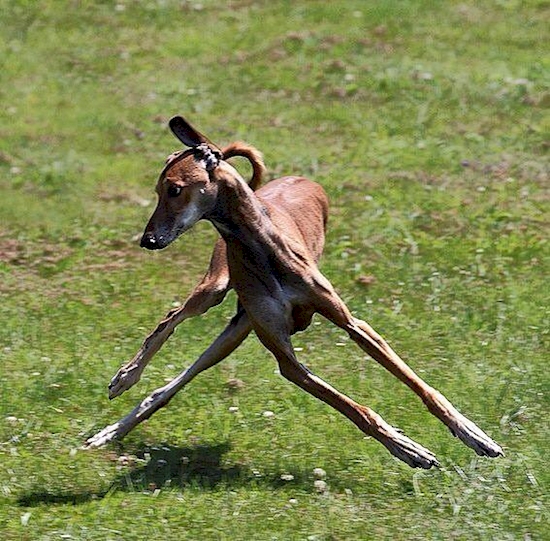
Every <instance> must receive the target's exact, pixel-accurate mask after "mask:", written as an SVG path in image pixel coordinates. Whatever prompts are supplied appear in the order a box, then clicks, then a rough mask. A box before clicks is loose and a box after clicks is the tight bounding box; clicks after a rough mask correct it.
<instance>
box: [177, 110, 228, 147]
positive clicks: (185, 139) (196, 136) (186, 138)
mask: <svg viewBox="0 0 550 541" xmlns="http://www.w3.org/2000/svg"><path fill="white" fill-rule="evenodd" d="M168 125H169V126H170V129H171V130H172V133H173V134H174V135H175V136H176V137H177V138H178V139H179V140H180V141H181V142H182V143H183V144H184V145H185V146H188V147H191V148H192V147H197V146H199V145H201V144H207V145H208V146H210V147H212V148H214V149H216V150H218V147H217V146H216V145H215V144H214V143H212V141H210V140H209V139H208V138H207V137H205V136H204V135H203V134H202V133H200V132H199V131H197V130H196V129H195V128H193V126H191V124H189V122H187V120H185V119H184V118H183V117H181V116H175V117H173V118H171V119H170V121H169V122H168Z"/></svg>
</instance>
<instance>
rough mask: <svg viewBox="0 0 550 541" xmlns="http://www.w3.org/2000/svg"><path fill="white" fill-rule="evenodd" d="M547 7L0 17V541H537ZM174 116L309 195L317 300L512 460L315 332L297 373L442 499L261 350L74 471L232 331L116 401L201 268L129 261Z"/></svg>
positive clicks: (201, 337)
mask: <svg viewBox="0 0 550 541" xmlns="http://www.w3.org/2000/svg"><path fill="white" fill-rule="evenodd" d="M549 7H550V5H549V4H548V2H547V1H545V0H530V1H529V0H527V1H519V0H500V1H497V0H495V1H488V0H487V1H482V2H473V1H470V0H466V1H460V2H458V1H457V2H455V1H447V2H434V1H427V0H425V1H421V0H418V1H412V0H408V1H407V0H403V1H400V2H384V1H373V2H362V1H359V0H358V1H351V0H350V1H345V2H321V1H307V2H305V1H298V2H290V1H282V0H281V1H273V0H270V1H257V2H252V1H248V0H235V1H232V2H230V3H223V2H212V1H211V0H205V1H203V2H200V3H198V2H188V1H181V0H178V1H175V0H164V1H161V0H144V1H139V2H138V1H129V0H128V1H122V0H121V1H120V2H112V1H97V2H88V3H85V4H84V3H80V2H74V1H68V0H67V1H53V0H49V1H47V0H45V1H42V2H28V1H23V0H20V1H10V0H1V1H0V8H1V11H2V14H3V21H4V24H3V25H2V30H1V41H0V59H1V63H2V65H1V70H0V81H1V83H0V98H1V101H2V107H1V108H0V186H1V190H2V197H1V198H0V219H1V221H0V278H1V279H0V295H1V302H0V317H1V326H0V347H1V350H0V357H1V360H0V393H1V394H0V533H1V537H2V539H4V540H33V541H34V540H41V541H42V540H50V539H51V540H53V539H82V540H84V539H90V540H92V539H93V540H108V539H110V540H114V539H123V540H136V541H141V540H143V539H146V538H150V539H161V538H166V539H189V540H195V539H213V540H214V539H227V540H248V539H254V540H256V539H258V540H264V539H279V540H287V539H289V540H290V539H292V540H294V539H296V540H298V539H303V540H307V539H310V540H318V541H328V540H331V541H336V540H363V539H399V540H401V539H403V540H405V539H407V540H411V539H415V540H424V539H440V540H449V539H457V540H470V539H479V540H487V539H491V540H493V539H494V540H499V541H500V540H516V539H517V540H522V541H527V540H535V539H540V540H542V539H546V538H547V535H548V534H547V527H546V523H547V520H548V515H547V509H548V505H549V502H548V490H549V482H550V479H549V475H548V459H549V454H548V449H549V448H550V439H549V436H548V434H549V431H550V427H549V423H548V411H549V410H550V408H549V400H548V397H549V396H550V388H549V378H548V371H547V352H548V348H547V345H548V343H547V338H548V328H549V325H548V323H549V318H548V305H549V294H548V284H547V277H548V274H549V269H548V247H547V239H548V233H549V228H548V212H549V206H548V185H549V184H548V180H549V178H548V166H549V160H548V141H549V140H550V138H549V133H548V132H549V127H550V126H549V122H548V118H549V117H548V106H549V104H550V88H549V77H548V74H549V73H550V60H549V56H548V50H547V43H548V27H549V26H548V22H549V17H548V15H549ZM176 113H180V114H183V115H184V116H186V117H187V118H189V120H190V121H191V122H193V123H194V124H195V125H197V127H198V128H199V129H200V130H201V131H204V132H205V133H206V134H208V135H209V136H210V137H211V138H212V139H214V140H215V141H219V142H220V143H226V142H230V141H232V140H237V139H244V140H246V141H248V142H250V143H252V144H254V145H255V146H257V147H258V148H259V149H261V150H262V151H263V153H264V155H265V158H266V163H267V165H268V167H269V171H270V175H271V177H275V176H277V175H281V174H288V173H298V174H305V175H309V176H311V177H312V178H315V179H316V180H317V181H319V182H320V183H321V184H322V185H323V186H324V187H325V189H326V190H327V192H328V193H329V195H330V198H331V203H332V208H331V221H330V231H329V234H328V239H327V248H326V252H325V256H324V259H323V262H322V269H323V271H324V272H325V274H326V275H327V276H328V277H329V278H330V279H331V280H332V282H333V283H334V284H335V286H336V287H337V289H338V291H339V292H340V293H341V295H342V297H343V298H344V299H345V301H346V302H347V303H348V304H349V306H350V308H351V309H352V310H353V311H354V313H355V314H357V315H358V316H359V317H362V318H364V319H366V320H368V321H369V322H370V323H371V324H372V325H373V326H374V327H375V328H376V329H377V330H379V331H380V332H381V333H382V334H384V336H386V337H387V339H388V340H389V341H390V342H391V343H392V345H394V346H395V348H396V349H397V350H398V351H399V352H400V353H402V355H403V356H404V357H405V358H406V359H407V360H408V361H409V362H410V364H411V366H413V368H414V369H415V370H417V371H418V372H419V373H420V374H421V375H422V376H423V377H425V378H426V380H427V381H428V382H429V383H430V384H432V385H433V386H435V387H436V388H438V389H439V390H441V391H442V392H443V393H444V394H445V395H446V396H447V397H448V398H449V399H450V400H451V401H452V402H454V403H455V404H456V405H457V407H458V408H459V409H460V410H461V411H463V412H464V413H465V414H466V415H468V416H469V417H470V418H471V419H472V420H474V421H475V422H476V423H478V424H479V425H480V426H481V427H482V428H483V429H485V430H486V431H487V432H488V433H489V434H490V435H491V436H492V437H494V439H495V440H496V441H498V442H499V443H500V444H501V445H502V446H503V447H504V449H505V452H506V456H505V457H504V458H501V459H498V460H489V459H481V458H478V457H477V456H476V455H475V454H474V453H473V452H471V451H470V450H469V449H467V448H466V447H464V446H463V445H462V444H460V442H458V441H457V440H456V439H454V438H453V437H452V436H451V435H450V433H449V432H448V431H447V429H446V428H445V427H443V426H442V425H441V424H440V423H438V422H437V421H436V420H435V419H434V418H433V417H431V416H430V414H429V413H428V412H427V411H426V410H425V408H424V407H423V406H422V404H421V402H420V401H419V400H418V399H417V398H416V397H415V396H414V395H413V394H412V393H411V392H410V391H409V390H408V389H406V388H405V387H404V386H403V385H401V384H399V382H397V381H396V380H394V379H393V378H392V377H391V376H390V375H389V374H387V373H386V372H384V371H383V370H382V369H381V368H380V367H378V366H377V365H375V363H374V362H371V361H369V360H368V359H366V358H365V356H364V355H363V354H362V352H361V351H360V350H359V349H358V348H357V347H355V345H353V344H351V343H350V342H349V341H348V340H347V337H346V336H343V334H342V332H341V331H339V330H338V329H336V328H334V327H332V326H330V325H328V324H327V323H326V322H324V321H322V320H321V319H320V318H319V319H316V320H315V324H314V325H313V326H312V327H311V328H310V329H309V330H308V331H307V332H306V333H302V334H299V335H297V336H296V337H295V339H294V345H295V347H299V348H302V351H301V352H300V353H299V356H300V359H301V360H302V361H303V362H304V363H305V364H307V365H308V366H310V367H311V368H312V369H313V370H314V371H315V372H316V373H318V374H319V375H321V376H322V377H324V378H325V379H327V380H328V381H329V382H330V383H332V384H333V385H335V386H336V387H338V388H339V389H341V390H342V391H344V392H346V393H347V394H349V395H350V396H352V397H354V398H356V399H357V400H359V401H360V402H362V403H365V404H368V405H369V406H370V407H372V408H373V409H375V410H376V411H378V412H380V413H381V414H382V415H383V416H384V417H385V419H387V420H388V422H390V423H392V424H395V425H396V426H399V427H401V428H403V429H404V430H405V431H406V433H407V434H409V435H410V436H411V437H412V438H414V439H415V440H417V441H419V442H420V443H423V444H425V445H426V446H428V447H429V448H430V449H431V450H433V451H434V452H435V453H436V454H437V456H438V458H439V459H440V461H441V463H442V467H441V468H440V469H439V470H437V471H427V472H426V471H415V470H411V469H409V468H408V467H407V466H406V465H404V464H402V463H400V462H398V461H397V460H394V459H393V458H392V457H391V455H389V454H388V453H387V451H386V450H385V449H384V448H383V447H382V446H381V445H379V444H377V443H376V442H374V441H372V440H366V439H365V438H364V437H363V435H362V434H361V433H360V432H359V431H357V430H356V428H355V427H354V426H352V425H351V424H350V423H348V422H347V421H346V420H345V419H344V418H343V417H341V416H339V415H338V414H337V413H336V412H334V411H333V410H331V409H329V408H328V407H327V406H325V405H323V404H321V403H320V402H318V401H315V400H314V399H312V398H311V397H309V396H308V395H306V394H304V393H303V392H301V391H299V390H298V389H296V388H294V387H292V386H291V385H290V384H289V383H287V382H286V381H285V380H283V379H282V378H281V377H279V376H278V375H277V374H276V373H275V368H276V365H275V363H274V361H273V359H272V358H271V357H270V356H269V354H267V353H266V352H265V351H264V350H263V348H262V347H261V346H260V345H259V344H258V341H257V340H256V339H255V338H254V337H251V338H249V339H248V341H247V342H246V343H245V344H244V345H243V346H242V347H241V348H240V349H239V350H238V351H237V352H236V353H235V354H234V355H233V356H231V357H230V358H229V359H227V360H226V361H225V362H224V363H222V364H221V365H219V366H218V367H216V368H214V369H212V370H211V371H209V372H208V373H206V374H204V375H202V376H201V377H199V378H198V379H197V380H196V381H194V382H193V383H192V384H191V385H190V386H189V387H188V388H187V389H186V390H185V391H184V392H182V393H181V394H180V395H178V396H177V397H176V398H175V399H174V400H173V402H172V403H171V404H170V406H169V407H168V408H166V409H165V410H163V411H161V412H159V413H158V414H157V415H155V416H154V417H153V418H152V419H151V420H150V421H149V422H147V423H145V424H143V425H140V426H139V427H138V428H137V429H136V430H135V431H134V432H132V433H131V434H130V435H129V436H128V437H127V438H126V439H125V440H124V441H123V442H122V443H121V444H117V445H112V446H110V447H109V448H107V449H101V450H97V451H93V452H86V451H82V450H80V447H81V445H82V443H83V441H84V439H85V438H86V437H87V436H89V435H91V434H92V433H94V431H97V430H98V429H100V428H102V427H103V426H104V425H105V424H107V423H110V422H113V421H115V420H116V419H118V417H120V416H121V415H123V414H124V413H126V412H127V411H128V410H129V409H130V408H132V407H133V406H134V405H135V404H136V402H137V401H138V400H140V399H141V398H142V397H144V396H146V395H147V394H148V393H149V392H150V391H151V390H152V389H154V388H156V387H158V386H159V385H161V384H162V383H163V382H164V381H165V379H166V378H169V377H172V376H174V375H175V374H176V373H177V372H178V371H179V370H181V369H182V368H183V367H185V366H187V365H188V364H189V363H190V362H192V361H193V360H194V359H195V358H196V357H197V356H198V355H199V354H200V352H201V351H202V350H203V349H204V348H205V347H206V346H207V344H208V343H209V341H210V340H212V339H213V338H214V337H215V336H216V334H217V332H219V330H221V328H223V326H224V324H225V322H226V321H227V319H228V318H229V317H230V316H231V313H232V310H233V307H234V302H235V299H234V297H233V296H232V297H231V298H230V299H228V300H227V302H226V303H224V305H222V306H221V307H219V308H217V309H215V310H213V311H212V312H211V313H209V314H207V315H206V316H205V317H203V318H197V319H195V320H192V321H188V322H186V323H184V324H183V326H182V327H181V328H180V329H179V330H178V332H177V333H176V334H175V335H174V337H173V338H172V339H171V340H170V342H169V343H168V344H167V345H166V346H165V348H164V349H163V350H162V351H161V352H160V353H159V354H158V356H157V357H156V358H155V359H154V360H153V362H152V364H151V365H150V366H149V367H148V369H147V371H146V372H145V374H144V377H143V379H142V381H141V382H140V384H139V385H138V386H136V387H135V388H134V389H132V390H131V391H130V392H128V393H126V394H125V395H124V396H122V397H120V398H118V399H117V400H115V401H113V402H112V403H111V402H109V401H108V398H107V384H108V382H109V380H110V378H111V377H112V375H113V374H114V373H115V372H116V370H117V369H118V367H119V366H120V365H121V364H122V363H123V362H125V361H126V360H127V359H129V358H130V357H131V356H132V355H133V354H134V352H135V351H136V350H137V348H138V347H139V345H140V343H141V340H142V339H143V337H144V336H145V335H146V334H147V332H148V331H149V330H150V329H151V328H152V327H153V326H154V325H155V323H156V322H157V320H158V319H160V318H161V317H162V316H163V314H164V313H165V312H166V311H167V310H168V309H169V308H170V307H171V306H172V305H173V303H174V302H177V301H181V300H182V299H183V298H184V297H185V295H186V294H187V293H188V291H189V290H190V289H191V287H192V286H193V284H194V283H195V282H196V281H197V280H198V278H199V277H200V276H201V274H202V272H203V271H204V269H205V267H206V265H207V262H208V257H209V253H210V249H211V246H212V244H213V242H214V239H215V234H214V232H213V230H212V227H211V226H209V225H208V224H199V226H197V227H196V229H195V231H194V232H192V233H190V234H187V235H186V236H184V237H183V238H181V239H180V240H179V241H178V242H177V243H176V244H175V245H173V246H171V247H170V248H169V249H168V250H166V251H163V252H161V253H144V252H143V251H141V250H140V249H139V248H138V247H137V244H136V238H137V236H138V235H139V234H140V233H141V231H142V229H143V227H144V225H145V223H146V220H147V218H148V216H149V215H150V213H151V211H152V208H153V205H154V192H153V187H154V182H155V180H156V176H157V175H158V172H159V171H160V168H161V167H162V164H163V159H164V157H165V156H166V155H167V154H169V153H170V152H172V151H173V150H175V149H177V148H178V143H177V142H176V141H175V139H174V138H173V137H172V136H171V135H170V134H169V132H168V130H167V128H166V120H167V119H168V118H169V117H170V116H171V115H173V114H176ZM245 173H246V171H245ZM369 276H372V277H373V278H374V282H373V283H370V284H366V283H364V282H369V281H372V280H365V279H364V277H369ZM545 353H546V356H545ZM232 378H238V379H240V380H242V381H243V382H244V386H243V387H242V388H241V389H239V390H237V391H231V390H230V389H228V386H227V382H228V381H229V380H231V379H232ZM230 407H238V411H237V412H236V413H234V412H231V411H230V410H229V408H230ZM265 411H272V412H274V414H275V415H274V416H273V417H271V418H266V417H264V416H263V412H265ZM318 467H320V468H323V469H324V470H325V471H326V472H327V477H326V483H327V486H328V490H326V491H324V492H322V493H319V492H318V491H317V490H316V488H315V486H314V480H315V479H314V474H313V470H314V468H318ZM281 476H283V477H281ZM290 476H292V477H290Z"/></svg>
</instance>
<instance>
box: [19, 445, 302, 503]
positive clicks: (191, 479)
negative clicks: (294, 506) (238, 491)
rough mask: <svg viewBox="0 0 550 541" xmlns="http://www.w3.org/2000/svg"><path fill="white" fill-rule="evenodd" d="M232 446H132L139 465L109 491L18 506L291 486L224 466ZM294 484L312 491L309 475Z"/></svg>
mask: <svg viewBox="0 0 550 541" xmlns="http://www.w3.org/2000/svg"><path fill="white" fill-rule="evenodd" d="M230 448H231V447H230V445H229V443H220V444H215V445H196V446H192V447H174V446H170V445H161V446H155V447H151V446H147V445H140V446H138V447H129V448H126V449H125V450H124V453H121V454H120V456H121V457H123V456H133V457H136V458H137V461H136V462H137V465H135V466H133V467H130V468H129V469H128V470H126V471H124V472H123V473H121V474H120V475H119V476H118V477H117V478H116V479H115V480H114V481H113V483H112V484H111V486H110V487H109V488H108V489H107V490H103V491H93V490H86V491H82V492H76V491H73V492H71V491H66V490H62V491H58V492H52V491H30V492H28V493H26V494H23V495H21V496H20V497H19V498H18V500H17V503H18V505H20V506H22V507H34V506H38V505H79V504H82V503H86V502H88V501H91V500H100V499H103V498H104V497H105V496H107V495H108V494H111V493H113V492H116V491H126V492H151V491H154V490H157V489H160V488H163V487H165V488H168V487H171V488H174V487H177V488H179V489H185V488H190V487H194V488H198V489H205V490H211V489H214V488H215V487H217V486H224V487H227V488H236V487H243V486H245V487H246V486H252V485H254V486H267V487H269V488H271V489H273V488H279V487H282V486H288V481H285V480H283V479H281V477H280V474H276V475H259V474H258V472H254V471H253V470H251V469H249V468H248V467H247V466H242V465H227V466H225V465H224V464H223V456H224V455H225V454H226V453H227V452H228V451H229V450H230ZM289 473H290V474H291V475H292V477H293V479H292V485H293V486H295V487H296V486H299V487H300V488H301V489H303V490H312V488H313V487H312V482H311V479H309V476H308V474H307V473H305V472H294V471H291V472H289Z"/></svg>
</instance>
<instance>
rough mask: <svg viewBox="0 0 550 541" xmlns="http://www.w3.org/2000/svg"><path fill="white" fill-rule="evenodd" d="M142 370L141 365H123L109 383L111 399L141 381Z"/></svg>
mask: <svg viewBox="0 0 550 541" xmlns="http://www.w3.org/2000/svg"><path fill="white" fill-rule="evenodd" d="M141 372H142V370H141V369H140V368H139V366H136V365H134V366H129V367H126V366H123V367H122V368H121V369H120V370H119V371H118V372H117V373H116V374H115V375H114V377H113V379H112V380H111V383H109V399H111V400H112V399H113V398H116V397H117V396H120V395H121V394H122V393H123V392H124V391H127V390H128V389H130V388H131V387H133V386H134V385H135V384H136V383H137V382H138V381H139V379H140V377H141Z"/></svg>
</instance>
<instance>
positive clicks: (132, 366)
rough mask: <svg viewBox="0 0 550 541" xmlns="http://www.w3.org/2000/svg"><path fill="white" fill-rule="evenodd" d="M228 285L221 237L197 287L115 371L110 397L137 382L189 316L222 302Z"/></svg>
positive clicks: (224, 252) (110, 385)
mask: <svg viewBox="0 0 550 541" xmlns="http://www.w3.org/2000/svg"><path fill="white" fill-rule="evenodd" d="M229 289H230V285H229V272H228V270H227V256H226V247H225V242H224V241H223V240H221V239H220V240H218V242H217V243H216V246H215V248H214V252H213V254H212V258H211V260H210V266H209V268H208V272H207V273H206V275H205V276H204V278H203V279H202V280H201V282H200V283H199V284H198V285H197V287H195V289H194V290H193V292H192V293H191V295H190V296H189V298H188V299H187V301H186V302H185V304H184V305H183V306H181V307H179V308H175V309H173V310H170V312H168V314H167V315H166V317H165V318H164V319H163V320H162V321H161V322H160V323H159V324H158V325H157V327H156V329H155V330H154V331H153V332H152V333H151V334H150V335H149V336H148V337H147V338H146V339H145V341H144V342H143V344H142V346H141V348H140V349H139V351H138V352H137V353H136V355H135V356H134V358H133V359H132V360H131V361H130V362H128V363H127V364H125V365H124V366H123V367H122V368H120V369H119V371H118V372H117V373H116V374H115V376H114V377H113V379H112V380H111V383H110V384H109V398H110V399H113V398H115V397H117V396H119V395H121V394H122V393H123V392H124V391H127V390H128V389H130V387H132V386H133V385H135V384H136V383H137V382H138V381H139V379H140V378H141V374H142V373H143V370H144V369H145V367H146V366H147V364H148V363H149V361H150V360H151V359H152V358H153V356H154V355H155V353H157V351H158V350H159V349H160V348H161V347H162V346H163V344H164V343H165V342H166V340H168V338H170V336H171V335H172V333H173V332H174V329H175V328H176V327H177V326H178V325H179V324H180V323H181V322H183V321H185V320H186V319H188V318H190V317H194V316H198V315H200V314H204V313H205V312H206V311H207V310H209V309H210V308H212V307H213V306H216V305H218V304H219V303H221V302H222V301H223V299H224V298H225V295H226V294H227V292H228V291H229Z"/></svg>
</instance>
